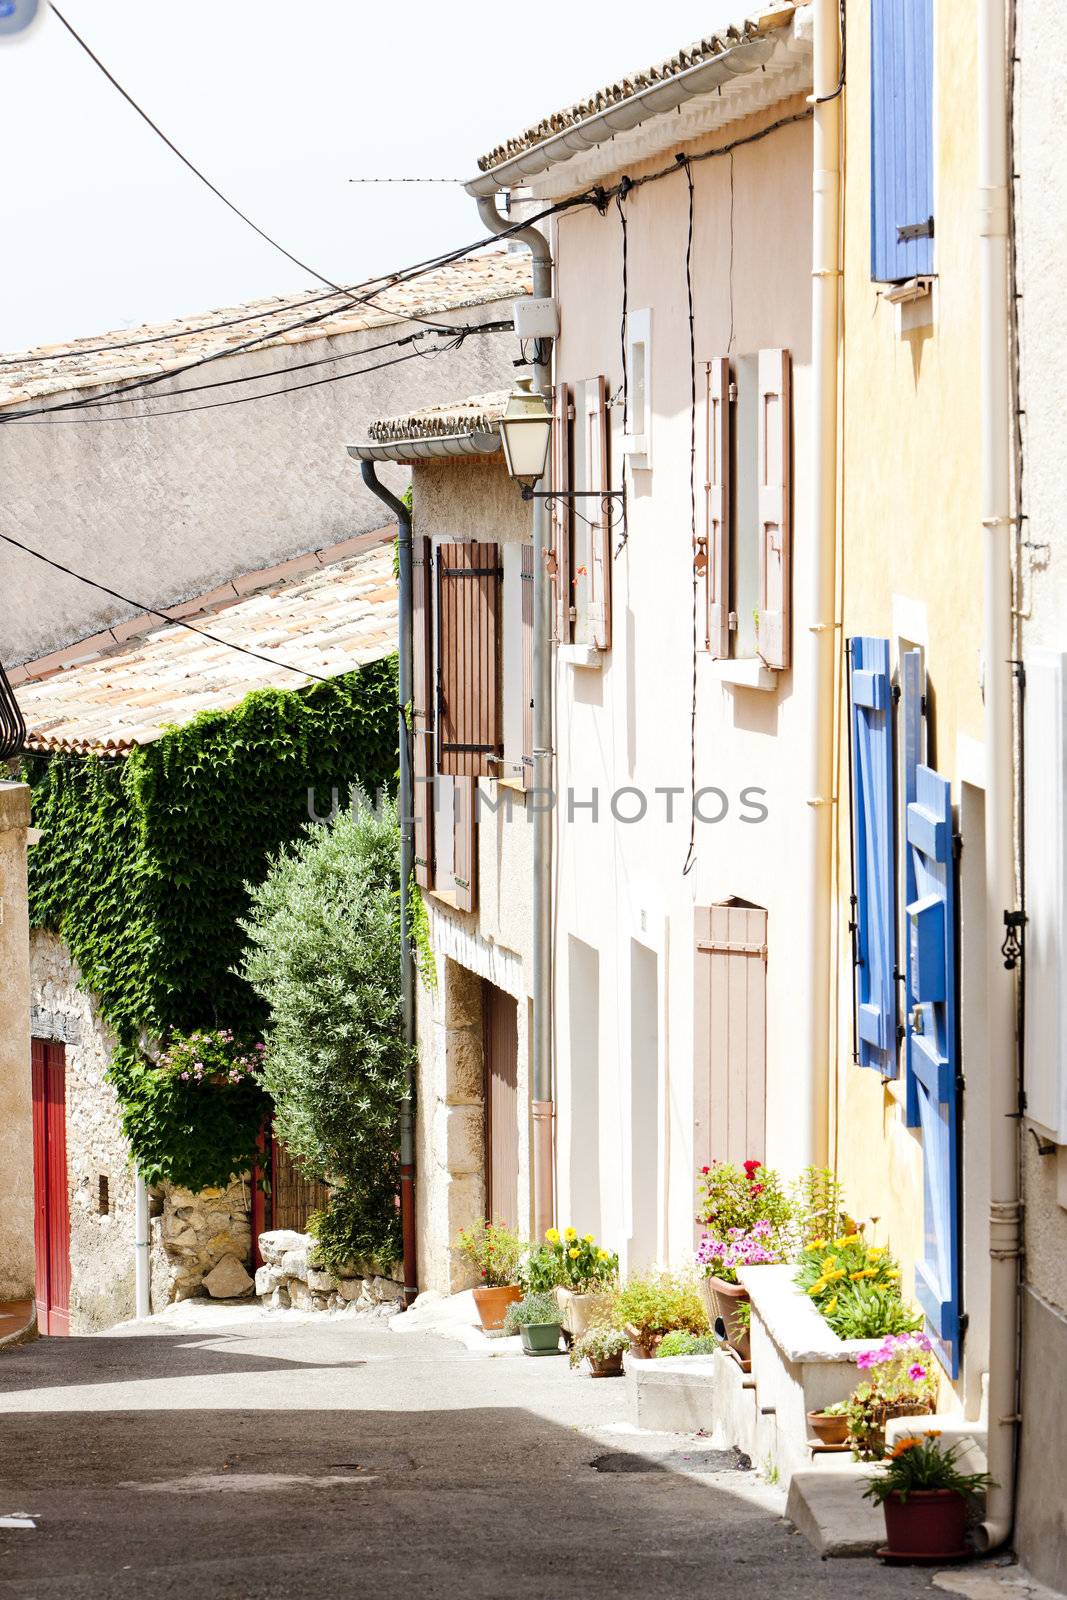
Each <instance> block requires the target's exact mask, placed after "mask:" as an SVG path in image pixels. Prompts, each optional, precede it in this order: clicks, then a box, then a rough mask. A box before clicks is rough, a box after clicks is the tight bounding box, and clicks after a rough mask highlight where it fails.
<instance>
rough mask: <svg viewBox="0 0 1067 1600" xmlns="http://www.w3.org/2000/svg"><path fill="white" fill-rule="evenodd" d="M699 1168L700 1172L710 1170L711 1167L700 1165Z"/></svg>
mask: <svg viewBox="0 0 1067 1600" xmlns="http://www.w3.org/2000/svg"><path fill="white" fill-rule="evenodd" d="M700 1170H701V1172H710V1171H711V1168H710V1167H701V1169H700Z"/></svg>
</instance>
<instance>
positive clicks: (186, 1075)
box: [178, 1072, 189, 1078]
mask: <svg viewBox="0 0 1067 1600" xmlns="http://www.w3.org/2000/svg"><path fill="white" fill-rule="evenodd" d="M178 1076H179V1078H188V1076H189V1074H188V1073H187V1072H179V1074H178Z"/></svg>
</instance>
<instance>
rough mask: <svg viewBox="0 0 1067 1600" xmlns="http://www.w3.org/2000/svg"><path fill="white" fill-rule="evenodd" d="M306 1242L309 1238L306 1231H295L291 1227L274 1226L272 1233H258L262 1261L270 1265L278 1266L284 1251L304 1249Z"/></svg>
mask: <svg viewBox="0 0 1067 1600" xmlns="http://www.w3.org/2000/svg"><path fill="white" fill-rule="evenodd" d="M308 1243H309V1238H308V1235H307V1234H306V1233H297V1232H296V1231H295V1229H293V1228H276V1229H275V1230H274V1231H273V1232H272V1233H261V1234H260V1236H259V1253H260V1255H261V1256H262V1257H263V1260H264V1261H267V1262H269V1263H270V1264H271V1265H272V1266H278V1265H280V1264H281V1260H282V1257H283V1256H284V1255H285V1253H286V1251H288V1250H300V1249H304V1250H306V1249H307V1246H308Z"/></svg>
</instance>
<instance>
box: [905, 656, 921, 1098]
mask: <svg viewBox="0 0 1067 1600" xmlns="http://www.w3.org/2000/svg"><path fill="white" fill-rule="evenodd" d="M925 697H926V673H925V671H924V669H923V656H922V651H921V650H905V651H904V652H903V653H902V654H901V657H900V742H899V749H900V753H901V754H900V791H901V802H902V808H903V813H904V819H905V837H906V835H907V815H908V807H909V806H911V805H913V804H914V802H915V798H916V792H917V785H918V771H919V766H920V763H921V762H922V759H923V755H924V754H925V752H924V749H923V715H924V703H925ZM903 869H904V870H903V877H904V881H903V886H902V887H903V891H904V905H905V907H907V906H909V905H910V904H911V903H912V901H913V900H914V899H915V898H916V892H915V856H914V852H913V851H911V850H909V849H905V850H904V862H903ZM906 916H907V912H906V911H905V917H906ZM904 950H905V967H906V968H907V970H908V971H909V973H910V967H911V941H910V940H909V939H907V938H905V942H904ZM909 986H910V979H909ZM905 1009H907V1008H905ZM904 1087H905V1099H904V1107H905V1109H904V1115H905V1121H906V1122H907V1125H908V1127H909V1128H915V1127H918V1125H919V1102H918V1098H917V1096H916V1092H915V1080H914V1078H913V1077H912V1071H911V1057H910V1051H909V1050H905V1052H904Z"/></svg>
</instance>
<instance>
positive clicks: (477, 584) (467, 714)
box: [437, 540, 503, 778]
mask: <svg viewBox="0 0 1067 1600" xmlns="http://www.w3.org/2000/svg"><path fill="white" fill-rule="evenodd" d="M500 578H501V567H500V550H499V548H498V546H497V545H495V544H481V543H478V542H476V541H473V540H472V541H470V542H468V543H464V544H443V545H441V546H440V548H439V549H438V552H437V596H438V614H437V660H438V695H437V767H438V771H439V772H445V773H450V774H451V775H452V777H454V778H478V777H487V776H488V775H489V774H491V773H492V774H493V775H499V774H498V767H497V763H496V762H495V761H493V760H492V759H491V758H492V757H496V758H498V759H499V756H500V754H501V750H502V737H503V734H502V726H501V715H500V709H501V708H500V694H499V691H498V686H497V657H498V652H499V612H500Z"/></svg>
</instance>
